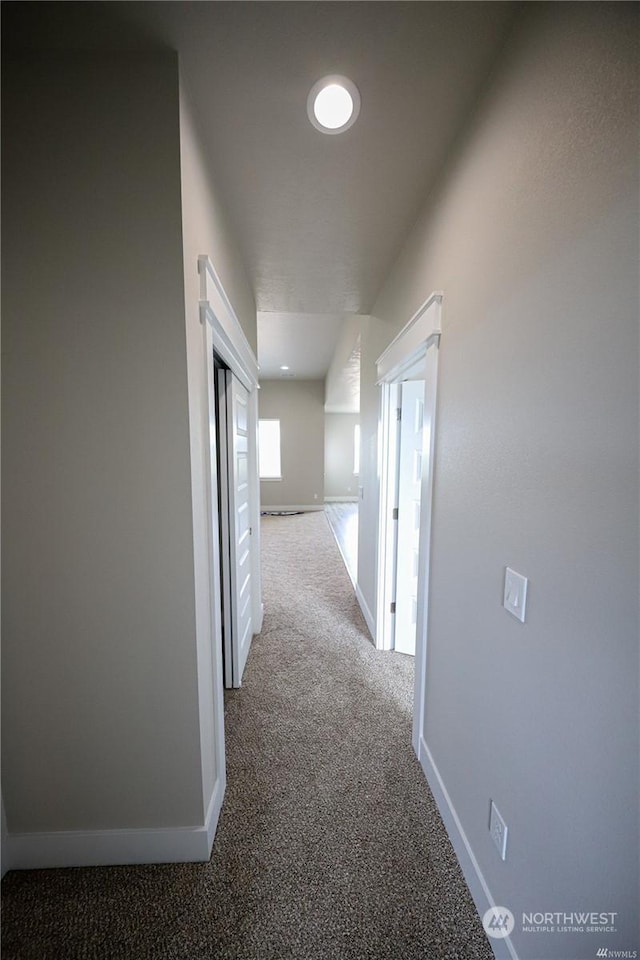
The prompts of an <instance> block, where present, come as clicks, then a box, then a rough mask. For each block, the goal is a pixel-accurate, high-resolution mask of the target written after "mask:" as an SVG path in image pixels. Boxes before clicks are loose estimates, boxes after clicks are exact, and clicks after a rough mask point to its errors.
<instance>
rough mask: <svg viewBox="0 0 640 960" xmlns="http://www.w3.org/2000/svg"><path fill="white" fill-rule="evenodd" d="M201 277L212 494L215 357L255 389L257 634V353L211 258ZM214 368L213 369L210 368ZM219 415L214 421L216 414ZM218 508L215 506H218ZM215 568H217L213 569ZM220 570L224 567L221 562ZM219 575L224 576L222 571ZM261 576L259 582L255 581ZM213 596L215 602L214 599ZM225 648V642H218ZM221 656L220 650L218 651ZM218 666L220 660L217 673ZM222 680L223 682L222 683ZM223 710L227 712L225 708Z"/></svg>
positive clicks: (257, 603) (256, 616) (256, 608)
mask: <svg viewBox="0 0 640 960" xmlns="http://www.w3.org/2000/svg"><path fill="white" fill-rule="evenodd" d="M198 273H199V274H200V321H201V323H202V325H203V328H204V330H205V338H206V350H205V361H206V363H207V390H208V398H209V410H210V430H209V433H210V441H211V445H210V450H211V454H210V456H209V457H207V460H208V462H209V468H210V472H212V473H214V474H215V477H214V478H213V479H212V482H211V484H210V486H211V489H212V490H217V469H216V462H215V460H216V458H215V449H216V446H215V383H214V381H213V377H212V374H213V354H214V353H215V354H217V356H218V357H219V358H220V359H221V360H222V361H223V363H225V364H226V366H228V368H229V369H230V370H231V372H232V373H233V374H234V375H235V376H236V377H237V379H238V380H239V381H240V383H242V385H243V386H244V387H245V388H246V389H247V390H248V391H249V399H248V409H247V415H248V439H249V488H250V489H249V510H250V525H251V530H252V538H251V558H250V564H251V577H252V583H251V595H252V599H251V606H252V611H251V612H252V623H253V627H254V628H255V633H258V632H259V631H260V628H261V626H262V616H263V607H262V586H261V576H260V497H259V481H258V455H257V450H258V442H257V432H258V400H257V391H258V389H259V387H258V362H257V360H256V358H255V355H254V353H253V350H252V349H251V346H250V344H249V341H248V340H247V338H246V336H245V334H244V331H243V329H242V327H241V325H240V321H239V320H238V317H237V316H236V313H235V310H234V309H233V306H232V305H231V301H230V300H229V298H228V296H227V294H226V292H225V289H224V287H223V285H222V282H221V280H220V278H219V277H218V274H217V273H216V270H215V267H214V266H213V264H212V262H211V260H210V259H209V257H208V256H206V255H205V254H201V255H200V256H199V257H198ZM210 368H211V369H210ZM212 414H213V417H214V419H213V421H212V420H211V415H212ZM214 504H215V508H214V506H213V505H214ZM214 513H215V514H216V519H215V521H214V522H212V523H210V525H209V530H210V551H211V552H212V553H213V554H214V555H217V554H218V536H217V527H218V523H217V500H216V499H212V505H211V516H212V519H213V514H214ZM212 569H213V568H212ZM218 569H219V564H218ZM218 576H219V573H218ZM254 578H255V579H254ZM220 593H221V589H220V580H218V592H217V593H216V592H215V590H214V592H213V597H215V596H219V595H220ZM213 597H212V599H213ZM216 646H217V647H218V648H219V647H220V646H221V639H220V642H217V643H216ZM218 652H219V651H218ZM219 659H220V678H221V681H222V669H221V664H222V656H221V653H219ZM217 670H218V664H217V662H216V671H217ZM216 682H217V679H216ZM221 709H222V708H221ZM222 717H223V719H222V721H221V722H222V732H221V736H222V741H223V743H224V722H223V721H224V715H223V714H222Z"/></svg>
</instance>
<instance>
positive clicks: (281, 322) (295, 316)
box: [258, 313, 345, 380]
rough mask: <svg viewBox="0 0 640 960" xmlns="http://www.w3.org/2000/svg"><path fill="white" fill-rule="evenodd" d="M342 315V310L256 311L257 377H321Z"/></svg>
mask: <svg viewBox="0 0 640 960" xmlns="http://www.w3.org/2000/svg"><path fill="white" fill-rule="evenodd" d="M344 319H345V318H344V314H341V313H338V314H317V313H258V355H259V357H260V379H261V380H265V379H267V380H268V379H273V378H276V377H277V378H281V377H283V376H285V377H295V378H296V379H302V380H322V379H323V378H324V376H325V374H326V372H327V370H328V369H329V364H330V363H331V358H332V357H333V353H334V350H335V347H336V343H337V340H338V337H339V335H340V331H341V330H342V325H343V323H344ZM283 365H285V366H288V367H289V370H287V371H285V372H283V371H282V370H281V369H280V367H281V366H283Z"/></svg>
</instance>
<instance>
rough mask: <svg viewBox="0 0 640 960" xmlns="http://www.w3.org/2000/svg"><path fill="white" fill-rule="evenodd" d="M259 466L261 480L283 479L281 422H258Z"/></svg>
mask: <svg viewBox="0 0 640 960" xmlns="http://www.w3.org/2000/svg"><path fill="white" fill-rule="evenodd" d="M258 466H259V472H260V479H261V480H281V479H282V473H281V468H280V421H279V420H258Z"/></svg>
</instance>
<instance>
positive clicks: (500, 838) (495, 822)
mask: <svg viewBox="0 0 640 960" xmlns="http://www.w3.org/2000/svg"><path fill="white" fill-rule="evenodd" d="M489 833H490V834H491V839H492V840H493V842H494V844H495V846H496V848H497V850H498V853H499V854H500V859H501V860H506V859H507V834H508V833H509V828H508V827H507V825H506V823H505V822H504V820H503V819H502V816H501V814H500V811H499V810H498V808H497V807H496V805H495V803H494V802H493V800H492V801H491V813H490V816H489Z"/></svg>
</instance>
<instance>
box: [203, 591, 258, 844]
mask: <svg viewBox="0 0 640 960" xmlns="http://www.w3.org/2000/svg"><path fill="white" fill-rule="evenodd" d="M260 608H261V610H264V607H263V606H262V604H260ZM226 788H227V774H226V771H225V770H224V769H223V770H222V773H221V774H220V775H219V776H218V779H217V780H216V783H215V786H214V788H213V793H212V794H211V800H210V801H209V808H208V810H207V815H206V817H205V821H204V826H205V830H206V831H207V856H206V859H207V860H209V859H210V857H211V851H212V849H213V841H214V840H215V836H216V830H217V829H218V820H219V818H220V811H221V810H222V802H223V800H224V792H225V790H226Z"/></svg>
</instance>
